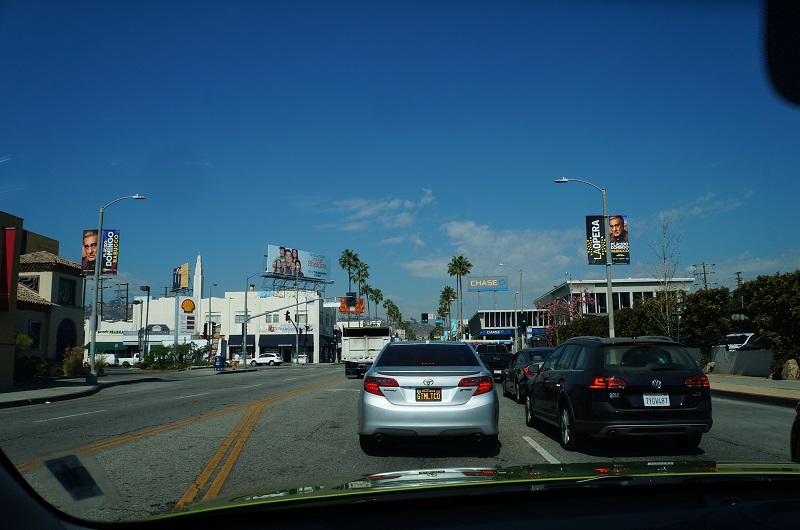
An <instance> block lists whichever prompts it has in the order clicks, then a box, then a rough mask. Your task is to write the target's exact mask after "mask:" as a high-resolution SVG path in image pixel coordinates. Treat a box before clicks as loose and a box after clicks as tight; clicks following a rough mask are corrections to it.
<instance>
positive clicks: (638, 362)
mask: <svg viewBox="0 0 800 530" xmlns="http://www.w3.org/2000/svg"><path fill="white" fill-rule="evenodd" d="M602 351H603V368H605V369H607V370H617V369H619V370H641V369H643V368H645V369H653V370H659V369H661V370H693V369H697V368H699V365H698V364H697V362H696V361H695V360H694V359H693V358H692V356H691V355H689V354H688V353H687V352H686V350H684V349H683V348H681V347H680V346H671V345H668V344H617V345H613V346H608V347H605V348H603V350H602Z"/></svg>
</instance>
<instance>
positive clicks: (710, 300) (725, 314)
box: [681, 287, 731, 364]
mask: <svg viewBox="0 0 800 530" xmlns="http://www.w3.org/2000/svg"><path fill="white" fill-rule="evenodd" d="M729 315H730V292H729V291H728V288H727V287H720V288H717V289H703V290H701V291H698V292H696V293H691V294H688V295H686V298H685V299H684V308H683V311H682V312H681V333H682V334H683V335H684V336H685V337H686V339H687V342H688V343H690V344H694V345H696V346H697V347H698V348H700V354H701V356H700V364H706V363H708V362H709V361H710V360H711V350H712V348H713V347H714V346H716V345H717V344H722V343H723V342H724V341H725V335H726V334H727V333H728V330H729V329H730V325H731V320H730V316H729Z"/></svg>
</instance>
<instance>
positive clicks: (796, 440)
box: [789, 401, 800, 464]
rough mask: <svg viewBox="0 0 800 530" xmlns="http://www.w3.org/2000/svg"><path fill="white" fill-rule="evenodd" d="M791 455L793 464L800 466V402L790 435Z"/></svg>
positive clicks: (796, 407)
mask: <svg viewBox="0 0 800 530" xmlns="http://www.w3.org/2000/svg"><path fill="white" fill-rule="evenodd" d="M789 454H790V458H791V459H792V462H797V463H798V464H800V401H798V402H797V405H796V406H795V416H794V422H792V430H791V432H790V434H789Z"/></svg>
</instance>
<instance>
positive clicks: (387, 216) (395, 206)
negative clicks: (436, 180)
mask: <svg viewBox="0 0 800 530" xmlns="http://www.w3.org/2000/svg"><path fill="white" fill-rule="evenodd" d="M422 192H423V194H422V197H421V198H420V199H419V200H416V201H415V200H412V199H401V198H382V199H367V198H350V199H342V200H339V201H335V202H334V203H333V210H334V211H335V212H337V213H338V214H340V217H341V219H342V220H343V223H342V224H339V225H335V226H336V227H338V228H339V229H341V230H348V231H354V230H366V229H367V228H370V227H373V226H379V227H382V228H399V227H408V226H412V225H413V224H414V223H415V222H416V215H417V213H418V212H419V210H420V209H421V208H422V207H424V206H426V205H428V204H431V203H432V202H433V200H434V198H433V192H432V191H431V190H430V189H423V190H422Z"/></svg>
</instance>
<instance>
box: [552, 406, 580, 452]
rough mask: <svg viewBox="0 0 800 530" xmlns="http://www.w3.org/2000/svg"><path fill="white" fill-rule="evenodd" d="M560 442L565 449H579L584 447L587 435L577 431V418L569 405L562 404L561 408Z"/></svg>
mask: <svg viewBox="0 0 800 530" xmlns="http://www.w3.org/2000/svg"><path fill="white" fill-rule="evenodd" d="M558 416H559V418H560V421H559V430H560V436H559V443H560V444H561V447H563V448H564V450H565V451H577V450H579V449H580V448H582V447H583V445H584V443H585V441H586V436H585V435H582V434H578V433H577V432H575V420H574V419H573V417H572V412H570V410H569V407H568V406H567V405H562V406H561V409H560V410H559V413H558Z"/></svg>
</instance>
